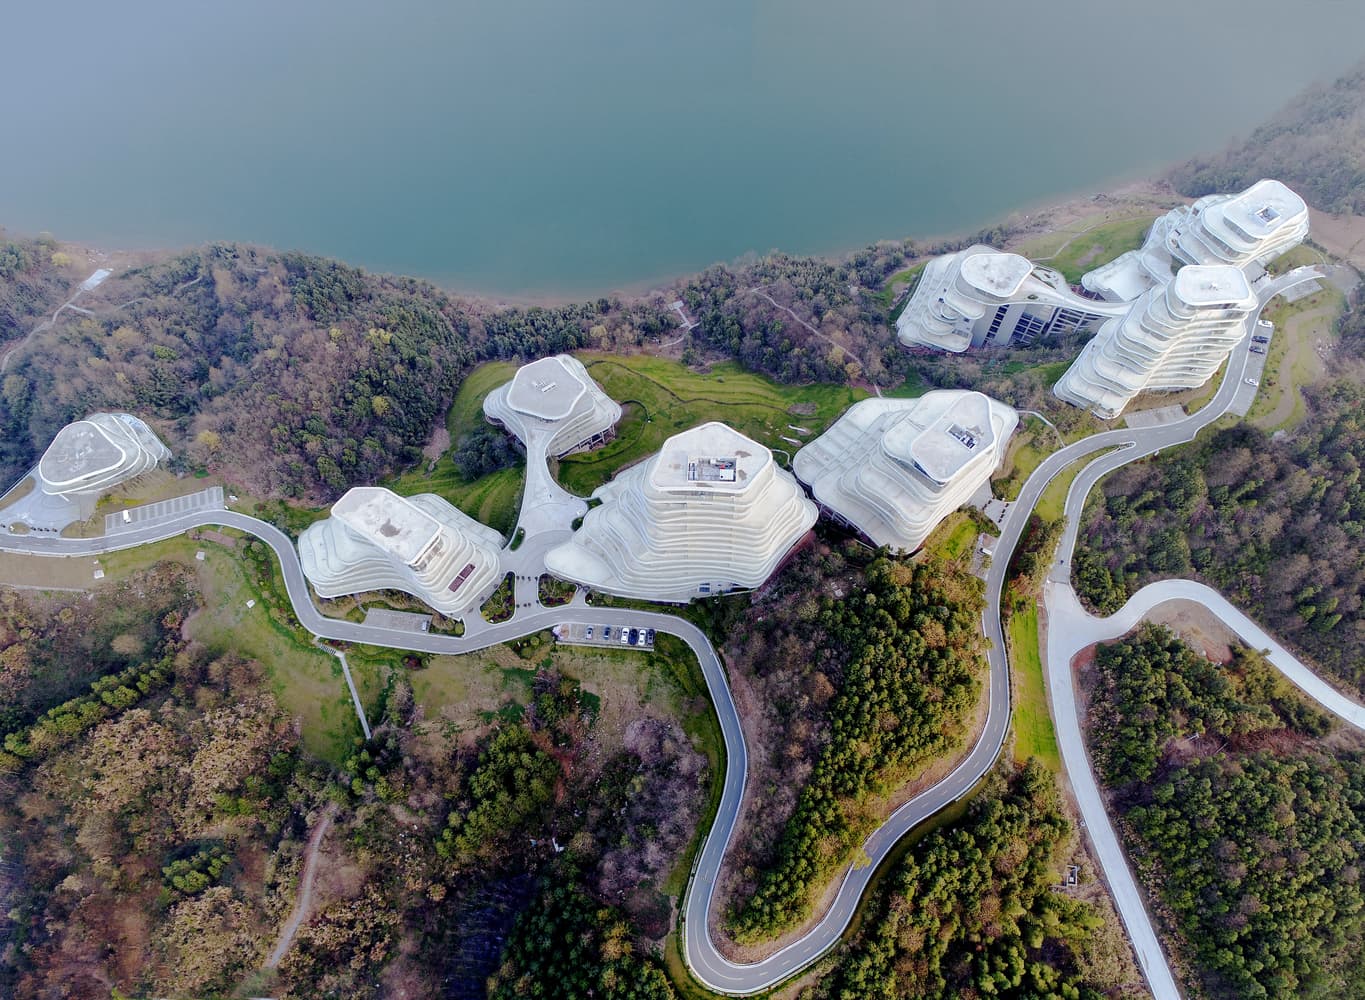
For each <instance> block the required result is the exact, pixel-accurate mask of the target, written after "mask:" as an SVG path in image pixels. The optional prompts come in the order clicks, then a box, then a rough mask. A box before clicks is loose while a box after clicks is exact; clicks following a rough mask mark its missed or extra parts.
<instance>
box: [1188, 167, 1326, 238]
mask: <svg viewBox="0 0 1365 1000" xmlns="http://www.w3.org/2000/svg"><path fill="white" fill-rule="evenodd" d="M1211 207H1213V208H1221V210H1222V212H1223V216H1224V218H1226V219H1228V220H1229V221H1231V222H1234V223H1236V225H1237V227H1238V228H1239V229H1241V230H1242V231H1243V232H1245V233H1247V234H1248V235H1250V236H1268V235H1270V234H1271V233H1273V232H1275V230H1277V229H1279V228H1280V227H1281V226H1283V225H1285V224H1286V223H1288V222H1291V221H1293V220H1294V219H1296V218H1298V217H1300V216H1302V215H1303V213H1304V211H1305V210H1306V208H1307V206H1306V205H1305V204H1304V202H1303V199H1302V198H1300V197H1299V196H1298V195H1297V194H1295V193H1294V192H1293V191H1291V190H1290V189H1289V188H1288V187H1286V186H1285V185H1284V184H1282V183H1281V182H1280V181H1276V180H1259V181H1257V182H1256V183H1255V184H1253V185H1251V187H1249V188H1247V189H1246V190H1245V191H1243V192H1242V193H1241V194H1236V195H1233V196H1232V197H1231V198H1229V199H1228V200H1227V201H1225V202H1223V204H1222V205H1221V206H1211Z"/></svg>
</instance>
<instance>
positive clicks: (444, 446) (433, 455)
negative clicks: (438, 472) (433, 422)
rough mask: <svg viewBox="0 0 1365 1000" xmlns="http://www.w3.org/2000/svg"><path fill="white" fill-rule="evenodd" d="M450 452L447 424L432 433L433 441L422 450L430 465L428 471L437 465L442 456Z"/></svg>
mask: <svg viewBox="0 0 1365 1000" xmlns="http://www.w3.org/2000/svg"><path fill="white" fill-rule="evenodd" d="M449 450H450V431H449V430H447V429H446V425H445V424H441V425H439V426H438V427H437V428H436V429H435V430H434V431H432V432H431V440H430V441H428V442H427V444H426V447H425V448H423V449H422V457H423V458H425V459H426V460H427V462H428V463H429V464H428V465H427V468H428V469H431V468H432V467H433V466H435V465H436V463H437V461H438V460H439V459H440V457H441V456H442V455H444V454H445V453H446V452H448V451H449Z"/></svg>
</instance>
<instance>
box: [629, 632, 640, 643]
mask: <svg viewBox="0 0 1365 1000" xmlns="http://www.w3.org/2000/svg"><path fill="white" fill-rule="evenodd" d="M639 642H640V630H639V629H638V628H633V629H631V630H630V644H631V645H632V646H635V645H638V644H639Z"/></svg>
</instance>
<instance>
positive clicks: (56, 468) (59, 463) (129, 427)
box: [37, 413, 171, 520]
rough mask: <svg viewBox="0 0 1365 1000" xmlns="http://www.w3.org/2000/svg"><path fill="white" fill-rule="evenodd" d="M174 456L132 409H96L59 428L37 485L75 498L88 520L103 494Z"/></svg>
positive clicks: (41, 463) (49, 492) (41, 462)
mask: <svg viewBox="0 0 1365 1000" xmlns="http://www.w3.org/2000/svg"><path fill="white" fill-rule="evenodd" d="M170 457H171V452H170V449H169V448H167V447H166V446H165V445H164V444H162V443H161V440H160V439H159V438H158V437H157V436H156V434H155V433H153V431H152V429H151V428H150V427H148V426H147V425H146V424H145V423H143V422H142V421H141V420H139V419H138V418H137V417H135V416H133V415H132V414H131V413H92V414H91V415H90V416H88V417H86V418H85V419H84V420H77V421H76V422H75V423H70V424H67V425H66V426H65V427H63V428H62V429H61V430H59V431H58V432H57V436H56V437H54V438H53V439H52V443H51V444H50V445H48V447H47V451H45V452H43V457H42V458H40V459H39V460H38V477H37V478H38V488H39V489H40V490H42V492H43V493H45V494H47V495H48V496H50V497H54V498H58V500H60V501H66V502H67V503H69V504H74V505H75V506H76V507H77V508H78V509H79V518H78V519H81V520H83V519H85V518H87V517H89V516H90V515H91V514H92V513H94V510H95V503H96V501H98V500H99V498H100V497H101V496H102V495H103V494H105V493H108V492H109V491H110V490H112V489H113V488H114V487H115V486H118V485H120V484H121V483H126V482H127V481H128V480H130V479H134V478H136V477H138V476H140V475H142V474H143V473H145V472H150V471H151V470H152V469H155V468H156V466H157V464H158V463H160V462H164V461H166V460H167V459H169V458H170Z"/></svg>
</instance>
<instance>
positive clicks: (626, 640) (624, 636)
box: [621, 628, 630, 646]
mask: <svg viewBox="0 0 1365 1000" xmlns="http://www.w3.org/2000/svg"><path fill="white" fill-rule="evenodd" d="M621 645H622V646H629V645H630V633H629V632H627V631H626V630H625V629H624V628H623V629H621Z"/></svg>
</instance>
